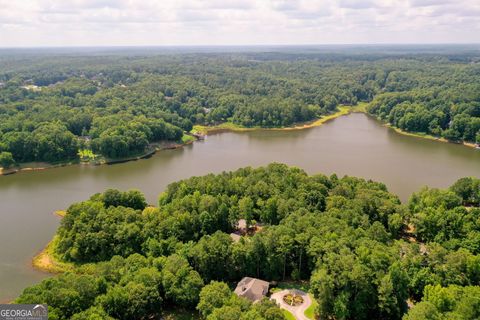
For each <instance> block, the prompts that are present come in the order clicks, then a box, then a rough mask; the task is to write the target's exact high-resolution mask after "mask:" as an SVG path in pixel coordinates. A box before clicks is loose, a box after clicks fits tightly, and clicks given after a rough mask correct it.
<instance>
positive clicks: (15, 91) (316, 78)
mask: <svg viewBox="0 0 480 320" xmlns="http://www.w3.org/2000/svg"><path fill="white" fill-rule="evenodd" d="M475 59H476V57H475V56H471V55H469V54H467V53H458V54H456V55H451V54H450V53H448V52H447V53H441V52H439V53H438V54H435V55H432V54H426V53H403V54H400V53H391V54H379V53H378V52H375V51H374V50H373V51H372V52H369V53H366V54H358V53H357V52H352V51H346V52H343V53H338V54H327V53H322V52H321V51H320V52H312V53H305V52H302V51H301V50H299V52H297V53H291V52H243V53H197V54H192V53H183V54H165V53H163V54H147V53H135V54H134V53H129V52H116V53H114V54H111V53H110V54H90V55H84V56H82V55H52V56H51V57H46V56H44V55H38V56H36V55H32V54H31V55H29V54H24V55H21V57H20V56H10V55H5V56H2V55H1V54H0V70H1V71H0V152H10V153H12V155H13V158H14V160H15V161H17V162H26V161H50V162H51V161H59V160H66V159H70V158H74V157H76V153H77V152H76V150H77V149H78V148H84V147H86V148H91V149H92V150H93V151H94V152H96V153H98V154H101V155H104V156H106V157H109V158H118V157H126V156H129V155H132V154H138V153H142V152H144V151H145V149H147V148H148V147H149V145H151V144H153V143H155V142H158V141H160V140H170V141H177V140H179V139H180V138H181V137H182V134H183V131H189V130H191V129H192V125H193V124H205V125H211V124H217V123H221V122H226V121H230V122H233V123H235V124H237V125H243V126H246V127H254V126H261V127H282V126H290V125H292V124H294V123H296V122H304V121H310V120H313V119H315V118H318V117H321V116H323V115H326V114H328V113H331V112H332V111H334V110H335V109H336V107H337V106H338V105H339V104H347V105H354V104H356V103H357V102H359V101H372V100H373V102H372V105H371V108H370V109H369V112H370V113H371V114H373V115H375V116H377V117H379V118H381V119H383V120H385V121H388V122H390V123H391V124H393V125H395V126H397V127H399V128H401V129H404V130H408V131H415V132H423V133H429V134H432V135H436V136H442V137H445V138H447V139H449V140H454V141H459V140H465V141H471V142H474V141H476V140H477V138H478V137H480V132H479V131H480V119H479V117H480V96H479V92H480V87H479V84H478V83H479V81H478V80H479V74H480V73H479V65H478V63H474V62H475V61H476V60H475Z"/></svg>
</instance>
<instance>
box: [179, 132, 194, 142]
mask: <svg viewBox="0 0 480 320" xmlns="http://www.w3.org/2000/svg"><path fill="white" fill-rule="evenodd" d="M193 141H195V137H192V136H191V135H188V134H184V135H183V136H182V143H189V142H193Z"/></svg>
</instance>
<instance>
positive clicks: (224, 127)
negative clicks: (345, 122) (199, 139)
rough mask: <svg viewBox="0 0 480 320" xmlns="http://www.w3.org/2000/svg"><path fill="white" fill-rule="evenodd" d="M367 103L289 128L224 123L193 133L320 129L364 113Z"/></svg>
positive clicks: (345, 108) (200, 126)
mask: <svg viewBox="0 0 480 320" xmlns="http://www.w3.org/2000/svg"><path fill="white" fill-rule="evenodd" d="M364 109H365V103H360V104H358V105H356V106H339V107H338V111H337V112H335V113H332V114H329V115H325V116H323V117H322V118H319V119H316V120H312V121H309V122H304V123H297V124H293V125H292V126H289V127H280V128H262V127H243V126H240V125H236V124H234V123H231V122H224V123H221V124H219V125H215V126H203V125H196V126H194V127H193V129H192V132H195V133H198V134H202V135H208V134H215V133H221V132H251V131H293V130H303V129H309V128H314V127H319V126H321V125H322V124H324V123H326V122H328V121H331V120H333V119H336V118H338V117H341V116H344V115H348V114H350V113H354V112H364Z"/></svg>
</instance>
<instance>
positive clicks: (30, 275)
mask: <svg viewBox="0 0 480 320" xmlns="http://www.w3.org/2000/svg"><path fill="white" fill-rule="evenodd" d="M273 161H276V162H283V163H286V164H289V165H296V166H299V167H302V168H304V169H305V170H306V171H307V172H308V173H318V172H322V173H326V174H331V173H334V172H335V173H337V174H338V175H339V176H343V175H345V174H348V175H354V176H359V177H365V178H370V179H373V180H378V181H382V182H384V183H386V185H387V186H388V187H389V189H390V191H392V192H394V193H396V194H398V195H399V196H400V198H401V199H402V201H406V200H407V199H408V197H409V195H410V194H411V193H412V192H414V191H417V190H418V189H419V188H421V187H422V186H424V185H429V186H434V187H447V186H449V185H450V184H451V183H453V182H454V181H455V180H456V179H458V178H460V177H463V176H477V177H479V176H480V150H475V149H471V148H466V147H463V146H459V145H453V144H447V143H440V142H435V141H429V140H424V139H421V138H413V137H408V136H403V135H399V134H397V133H395V132H394V131H392V130H390V129H387V128H385V127H382V126H381V125H380V124H379V123H378V122H376V121H375V120H373V119H370V118H368V117H367V116H366V115H364V114H352V115H349V116H345V117H341V118H338V119H336V120H334V121H332V122H329V123H327V124H325V125H323V126H321V127H318V128H312V129H307V130H301V131H256V132H244V133H221V134H215V135H211V136H208V137H207V139H206V140H205V141H201V142H196V143H194V144H193V145H191V146H188V147H186V148H183V149H178V150H167V151H162V152H159V153H157V154H156V155H155V156H153V157H152V158H150V159H146V160H140V161H135V162H128V163H124V164H117V165H111V166H98V167H87V166H71V167H65V168H57V169H51V170H45V171H37V172H25V173H20V174H15V175H11V176H3V177H0V243H1V246H0V301H5V300H9V299H12V298H14V297H16V296H17V295H18V294H19V293H20V292H21V290H22V289H23V288H24V287H26V286H28V285H31V284H33V283H35V282H38V281H39V280H40V279H42V278H44V277H45V276H46V275H45V274H43V273H41V272H38V271H35V270H33V269H32V268H31V267H30V262H31V258H32V256H34V255H35V254H36V253H37V252H39V251H40V250H41V249H42V248H43V247H44V246H45V245H46V244H47V243H48V241H49V240H50V239H51V238H52V236H53V234H54V233H55V230H56V228H57V226H58V223H59V218H57V217H56V216H54V215H53V214H52V212H53V211H54V210H58V209H65V208H66V207H67V206H68V205H69V204H71V203H72V202H75V201H80V200H84V199H87V198H88V197H89V196H90V195H92V194H93V193H96V192H101V191H103V190H105V189H106V188H118V189H123V190H126V189H131V188H137V189H140V190H141V191H143V192H144V193H145V194H146V196H147V199H148V201H149V202H150V203H151V204H155V203H156V198H157V196H158V194H159V193H160V192H161V191H162V190H164V189H165V186H166V185H167V184H169V183H171V182H173V181H176V180H179V179H183V178H187V177H190V176H193V175H203V174H206V173H209V172H221V171H223V170H233V169H236V168H239V167H243V166H249V165H250V166H260V165H265V164H267V163H270V162H273Z"/></svg>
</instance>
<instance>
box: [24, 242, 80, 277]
mask: <svg viewBox="0 0 480 320" xmlns="http://www.w3.org/2000/svg"><path fill="white" fill-rule="evenodd" d="M57 242H58V236H57V235H55V236H54V237H53V239H52V241H50V242H49V243H48V244H47V245H46V246H45V248H43V250H42V251H40V252H39V253H38V254H37V255H36V256H35V257H33V259H32V266H33V267H34V268H35V269H38V270H40V271H43V272H48V273H63V272H67V271H73V270H74V269H75V266H74V265H73V264H71V263H66V262H62V261H60V260H59V259H58V258H57V257H56V255H55V246H56V245H57Z"/></svg>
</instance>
